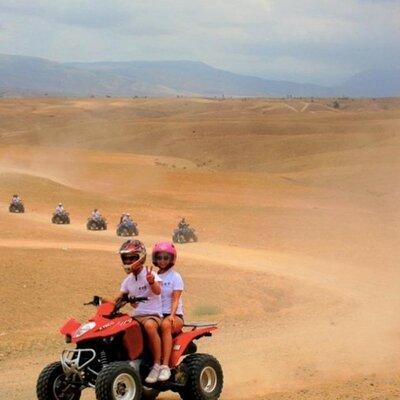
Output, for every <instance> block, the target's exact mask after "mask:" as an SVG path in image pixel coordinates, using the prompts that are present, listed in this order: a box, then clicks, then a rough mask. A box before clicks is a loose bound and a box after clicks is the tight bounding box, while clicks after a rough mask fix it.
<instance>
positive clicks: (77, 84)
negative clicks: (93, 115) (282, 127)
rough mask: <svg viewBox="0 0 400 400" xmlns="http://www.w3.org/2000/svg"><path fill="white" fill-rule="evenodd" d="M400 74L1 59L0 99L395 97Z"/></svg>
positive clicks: (184, 63) (187, 63)
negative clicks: (330, 80)
mask: <svg viewBox="0 0 400 400" xmlns="http://www.w3.org/2000/svg"><path fill="white" fill-rule="evenodd" d="M399 77H400V70H398V69H397V70H393V71H367V72H365V73H360V74H357V75H355V76H354V77H352V78H351V79H349V80H348V81H347V82H345V83H344V84H343V85H341V86H338V87H324V86H319V85H312V84H302V83H295V82H289V81H273V80H267V79H262V78H257V77H253V76H246V75H240V74H234V73H232V72H228V71H224V70H221V69H218V68H213V67H211V66H209V65H207V64H204V63H201V62H192V61H131V62H94V63H57V62H53V61H49V60H46V59H41V58H35V57H25V56H11V55H0V94H1V95H22V96H24V95H43V94H45V93H47V94H49V95H59V96H90V95H102V96H104V95H110V96H135V95H136V96H144V95H146V96H175V95H178V94H179V95H191V96H222V95H225V96H286V95H293V96H315V97H326V96H336V95H345V96H353V97H354V96H371V97H380V96H396V95H400V79H399Z"/></svg>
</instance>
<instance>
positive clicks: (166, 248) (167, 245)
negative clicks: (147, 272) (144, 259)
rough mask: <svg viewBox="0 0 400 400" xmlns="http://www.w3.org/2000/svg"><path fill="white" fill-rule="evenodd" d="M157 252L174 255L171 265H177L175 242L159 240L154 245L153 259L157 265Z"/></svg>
mask: <svg viewBox="0 0 400 400" xmlns="http://www.w3.org/2000/svg"><path fill="white" fill-rule="evenodd" d="M157 253H168V254H170V255H171V256H172V260H171V265H170V266H171V267H172V266H173V265H175V261H176V256H177V254H176V248H175V246H174V244H173V243H171V242H158V243H156V244H155V245H154V247H153V253H152V259H153V264H154V265H157V263H156V254H157Z"/></svg>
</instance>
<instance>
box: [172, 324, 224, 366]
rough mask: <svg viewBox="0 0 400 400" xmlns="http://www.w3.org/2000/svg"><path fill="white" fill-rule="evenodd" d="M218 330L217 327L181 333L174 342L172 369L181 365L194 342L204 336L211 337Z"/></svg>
mask: <svg viewBox="0 0 400 400" xmlns="http://www.w3.org/2000/svg"><path fill="white" fill-rule="evenodd" d="M216 329H217V327H216V326H206V327H204V328H194V329H192V330H191V331H188V332H182V333H180V334H179V335H178V336H177V337H176V338H175V339H174V341H173V342H172V353H171V358H170V360H169V364H170V367H171V368H172V367H176V366H177V365H178V364H179V362H180V358H181V357H182V356H183V354H184V353H185V351H186V348H187V347H188V346H189V344H190V343H191V342H192V341H193V340H195V339H200V338H201V337H203V336H211V335H212V331H215V330H216Z"/></svg>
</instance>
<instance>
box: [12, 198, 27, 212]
mask: <svg viewBox="0 0 400 400" xmlns="http://www.w3.org/2000/svg"><path fill="white" fill-rule="evenodd" d="M8 210H9V211H10V212H12V213H24V212H25V207H24V203H22V201H20V202H19V203H10V206H9V207H8Z"/></svg>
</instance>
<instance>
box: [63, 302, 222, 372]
mask: <svg viewBox="0 0 400 400" xmlns="http://www.w3.org/2000/svg"><path fill="white" fill-rule="evenodd" d="M113 310H114V303H111V302H106V301H104V302H103V303H102V304H101V305H100V306H99V307H98V308H97V312H96V314H95V316H94V317H93V318H90V319H89V322H95V323H96V325H95V327H93V328H92V329H90V330H89V331H88V332H86V333H85V334H83V335H81V336H78V337H77V336H76V332H77V330H78V329H79V327H80V326H81V324H80V323H79V322H78V321H77V320H76V319H74V318H72V319H70V320H69V321H67V322H66V323H65V324H64V325H63V326H62V327H61V328H60V333H61V334H62V335H67V336H69V337H70V338H71V342H72V343H79V342H82V341H85V340H89V339H96V338H103V337H108V336H113V335H115V334H117V333H119V332H125V335H124V338H123V342H124V345H125V347H126V349H127V351H128V356H129V359H130V360H135V359H137V358H139V357H140V355H141V354H142V352H143V333H142V329H141V327H140V325H139V323H138V322H137V321H136V320H135V319H133V318H132V317H130V316H129V315H127V314H120V315H118V316H116V317H115V316H113V317H112V318H111V317H110V314H111V313H112V311H113ZM216 329H217V327H215V326H206V327H201V328H199V327H193V329H191V330H189V331H183V332H181V333H180V334H179V335H178V336H176V337H175V339H174V340H173V344H172V346H173V347H172V353H171V358H170V363H169V364H170V366H171V367H175V366H176V365H178V364H179V362H180V358H181V357H182V355H183V354H184V352H185V350H186V348H187V346H188V345H189V344H190V343H191V342H192V341H193V340H194V339H196V338H199V337H201V336H205V335H206V334H208V333H211V332H212V331H214V330H216Z"/></svg>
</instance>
